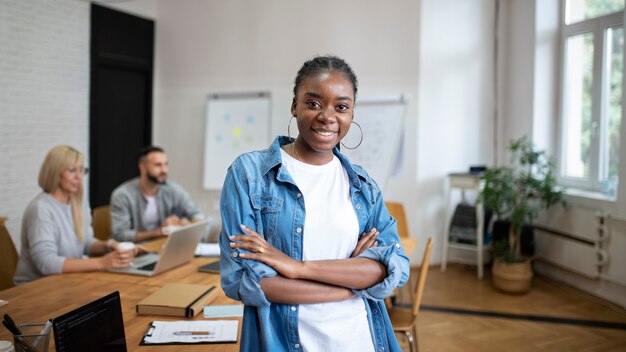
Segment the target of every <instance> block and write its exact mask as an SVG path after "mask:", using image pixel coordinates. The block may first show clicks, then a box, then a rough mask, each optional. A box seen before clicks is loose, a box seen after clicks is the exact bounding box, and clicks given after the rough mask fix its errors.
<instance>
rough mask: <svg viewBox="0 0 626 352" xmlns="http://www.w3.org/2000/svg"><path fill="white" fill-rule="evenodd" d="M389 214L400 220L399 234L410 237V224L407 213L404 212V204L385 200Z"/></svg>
mask: <svg viewBox="0 0 626 352" xmlns="http://www.w3.org/2000/svg"><path fill="white" fill-rule="evenodd" d="M385 205H386V206H387V210H388V211H389V214H391V216H393V217H394V219H396V221H397V222H398V236H400V237H410V235H409V225H408V223H407V220H406V213H405V212H404V205H403V204H402V203H398V202H385Z"/></svg>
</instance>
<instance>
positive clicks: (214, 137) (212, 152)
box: [203, 92, 271, 190]
mask: <svg viewBox="0 0 626 352" xmlns="http://www.w3.org/2000/svg"><path fill="white" fill-rule="evenodd" d="M270 103H271V99H270V93H269V92H257V93H225V94H211V95H209V98H208V100H207V108H206V123H205V134H204V135H205V142H204V143H205V144H204V177H203V187H204V189H212V190H215V189H221V188H222V185H223V183H224V178H225V177H226V171H227V169H228V167H229V166H230V164H232V162H233V161H234V160H235V158H237V156H239V155H240V154H242V153H245V152H249V151H253V150H259V149H265V148H267V147H268V146H269V145H270V143H271V136H270V131H271V130H270V127H271V126H270V123H271V104H270Z"/></svg>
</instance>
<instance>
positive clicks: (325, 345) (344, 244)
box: [281, 150, 374, 352]
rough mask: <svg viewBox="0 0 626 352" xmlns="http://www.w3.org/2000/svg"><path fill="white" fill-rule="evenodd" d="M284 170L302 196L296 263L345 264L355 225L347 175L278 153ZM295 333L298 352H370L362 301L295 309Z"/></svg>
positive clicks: (337, 165)
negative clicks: (330, 261)
mask: <svg viewBox="0 0 626 352" xmlns="http://www.w3.org/2000/svg"><path fill="white" fill-rule="evenodd" d="M281 152H282V153H281V155H282V160H283V166H285V168H286V169H287V171H288V172H289V174H290V175H291V177H292V178H293V180H294V181H295V183H296V185H297V186H298V188H299V189H300V192H302V195H303V197H304V207H305V210H306V211H305V213H306V216H305V221H304V230H303V232H302V236H303V241H302V243H303V245H302V259H303V260H307V261H308V260H327V259H346V258H350V255H351V254H352V252H353V251H354V248H355V247H356V244H357V242H358V236H359V222H358V219H357V217H356V213H355V212H354V207H353V205H352V201H351V199H350V183H349V179H348V174H347V172H346V171H345V170H344V168H343V166H342V165H341V162H340V161H339V159H337V157H335V156H333V160H332V161H331V162H329V163H328V164H325V165H319V166H318V165H309V164H306V163H303V162H300V161H298V160H296V159H294V158H292V157H291V156H289V155H288V154H287V153H286V152H285V151H283V150H281ZM298 333H299V335H300V342H301V344H302V348H303V350H304V351H358V352H365V351H373V350H374V343H373V342H372V336H371V333H370V329H369V323H368V320H367V312H366V310H365V302H364V301H363V299H362V298H361V297H358V296H355V297H352V298H350V299H348V300H345V301H340V302H330V303H318V304H301V305H300V311H299V313H298Z"/></svg>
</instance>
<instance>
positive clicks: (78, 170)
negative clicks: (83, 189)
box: [67, 167, 89, 175]
mask: <svg viewBox="0 0 626 352" xmlns="http://www.w3.org/2000/svg"><path fill="white" fill-rule="evenodd" d="M67 172H69V173H70V174H72V175H76V174H77V173H79V174H82V175H87V174H88V173H89V168H88V167H81V168H77V167H71V168H69V169H67Z"/></svg>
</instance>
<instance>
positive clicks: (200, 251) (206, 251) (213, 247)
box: [196, 243, 220, 257]
mask: <svg viewBox="0 0 626 352" xmlns="http://www.w3.org/2000/svg"><path fill="white" fill-rule="evenodd" d="M219 256H220V245H219V244H218V243H198V247H196V257H219Z"/></svg>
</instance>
